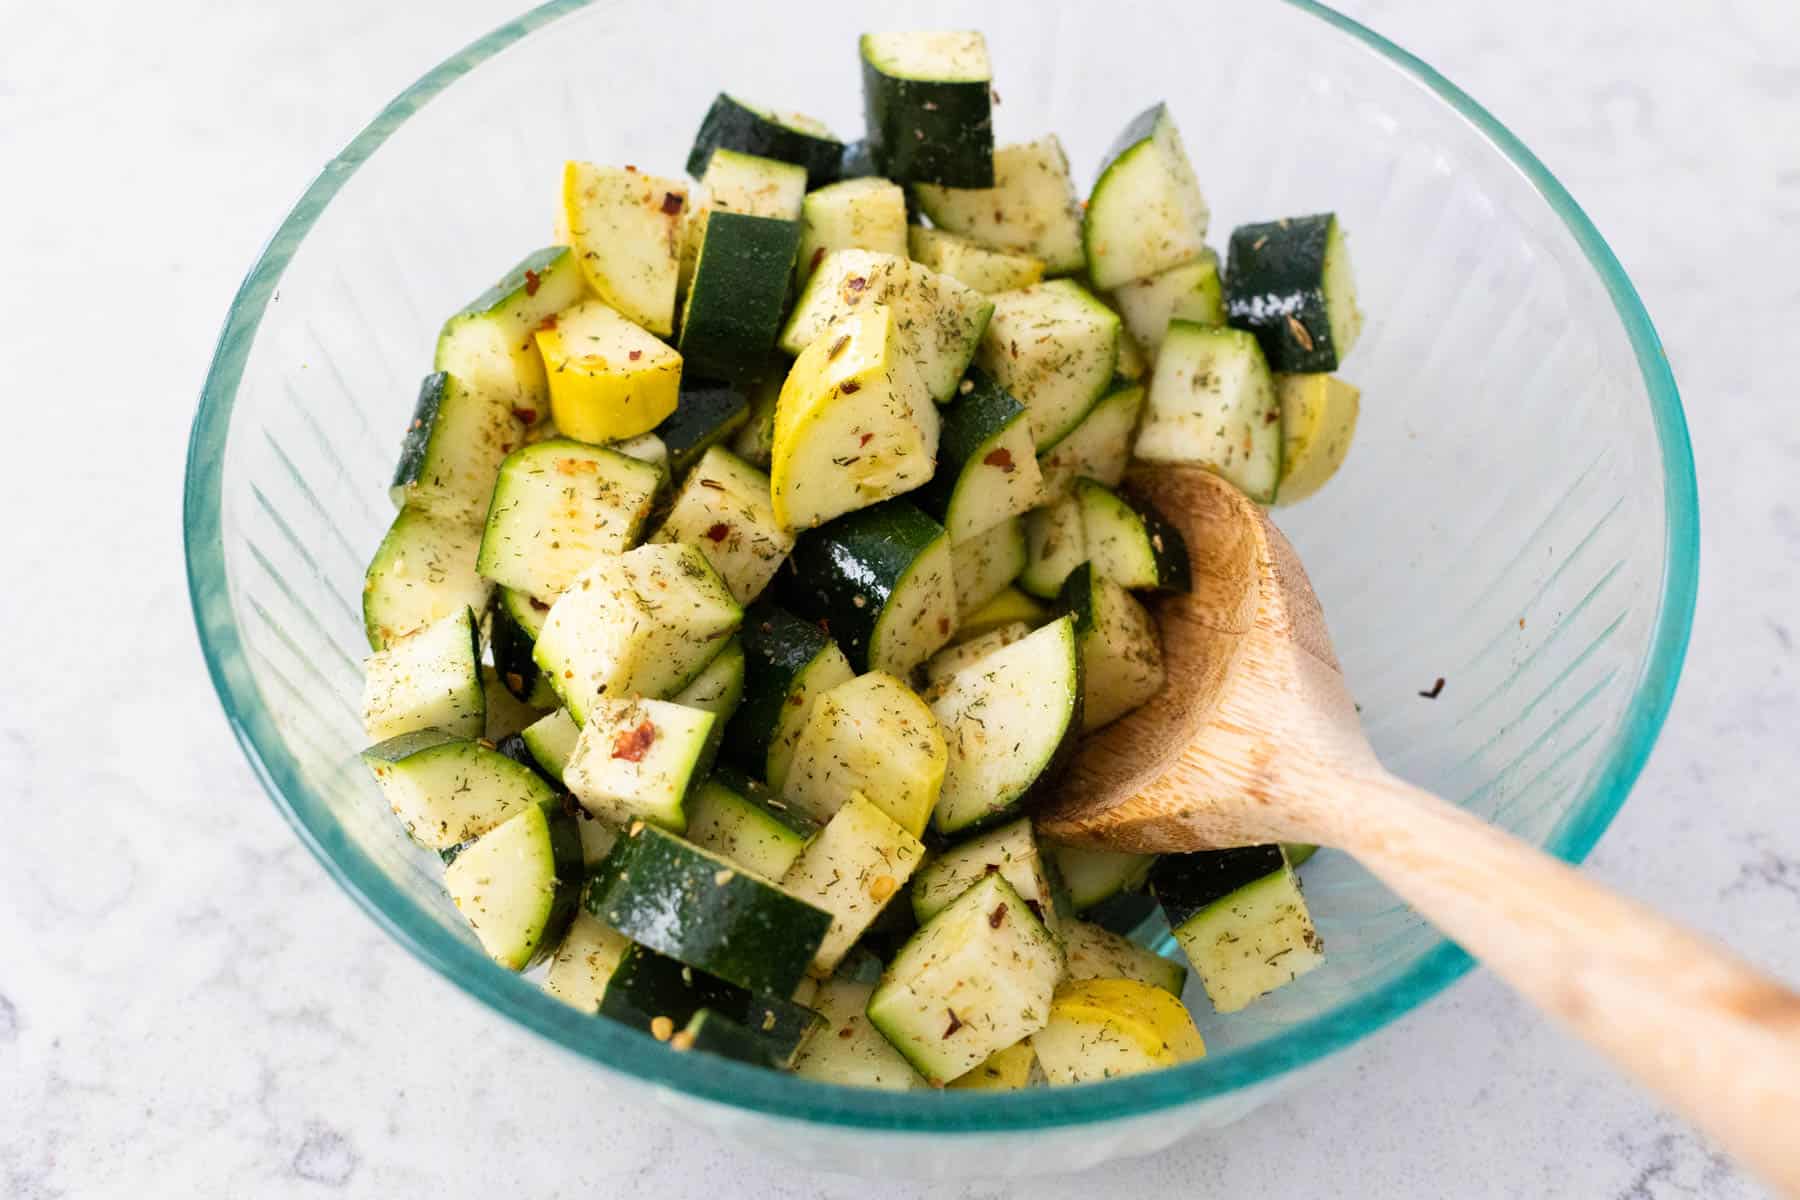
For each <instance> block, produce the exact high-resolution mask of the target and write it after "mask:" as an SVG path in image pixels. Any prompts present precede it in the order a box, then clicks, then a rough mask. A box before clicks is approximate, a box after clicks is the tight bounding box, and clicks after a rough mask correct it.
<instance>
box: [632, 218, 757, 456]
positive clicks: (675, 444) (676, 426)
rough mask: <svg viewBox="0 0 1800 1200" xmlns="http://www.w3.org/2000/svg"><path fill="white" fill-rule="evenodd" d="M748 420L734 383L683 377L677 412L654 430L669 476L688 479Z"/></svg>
mask: <svg viewBox="0 0 1800 1200" xmlns="http://www.w3.org/2000/svg"><path fill="white" fill-rule="evenodd" d="M724 215H729V214H724ZM749 419H750V400H749V398H748V397H747V396H746V395H745V393H744V391H743V389H742V388H740V387H738V386H737V385H736V384H735V383H728V382H725V381H724V380H718V379H704V378H700V377H699V376H698V375H692V376H690V375H687V374H685V373H684V374H683V375H682V379H681V392H680V395H679V398H678V399H677V400H676V401H675V411H674V412H672V413H670V414H669V415H668V416H666V417H664V418H663V422H662V424H661V425H658V426H657V427H656V430H655V433H656V436H657V437H659V438H661V439H662V441H663V445H665V446H667V447H668V449H669V473H670V474H671V475H672V476H673V477H674V478H676V479H680V478H681V477H682V476H684V475H686V474H687V473H688V468H689V467H691V466H693V465H694V464H695V463H697V462H699V461H700V456H701V455H703V454H705V453H706V452H707V451H708V450H710V449H712V447H714V446H716V445H718V444H719V443H721V442H723V441H724V440H725V439H726V438H729V437H731V436H732V435H733V434H735V433H736V432H737V431H738V430H739V429H741V428H743V426H744V423H745V422H746V421H748V420H749Z"/></svg>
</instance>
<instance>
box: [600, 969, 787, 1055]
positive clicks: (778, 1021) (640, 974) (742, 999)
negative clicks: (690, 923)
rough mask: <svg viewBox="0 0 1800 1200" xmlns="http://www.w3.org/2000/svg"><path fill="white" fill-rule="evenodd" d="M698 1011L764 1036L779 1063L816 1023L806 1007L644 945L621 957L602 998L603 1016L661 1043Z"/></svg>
mask: <svg viewBox="0 0 1800 1200" xmlns="http://www.w3.org/2000/svg"><path fill="white" fill-rule="evenodd" d="M702 1010H707V1011H711V1012H716V1013H720V1014H722V1015H724V1016H727V1017H729V1018H730V1019H731V1020H732V1021H734V1022H736V1023H737V1024H738V1025H739V1026H741V1027H742V1028H744V1029H747V1030H749V1031H750V1032H751V1033H752V1034H753V1035H755V1036H756V1037H758V1038H760V1039H762V1040H763V1042H764V1043H765V1044H766V1045H767V1047H768V1051H769V1056H770V1058H771V1059H772V1060H773V1061H774V1062H775V1064H776V1065H777V1066H782V1065H785V1064H787V1063H791V1062H793V1060H794V1055H795V1053H796V1052H797V1051H798V1050H799V1049H800V1047H801V1046H802V1045H803V1044H805V1043H806V1041H807V1040H808V1039H809V1038H810V1037H811V1036H812V1035H813V1032H814V1031H815V1030H816V1029H817V1028H818V1027H819V1025H820V1020H819V1014H818V1013H815V1012H813V1011H812V1010H811V1009H810V1008H804V1007H802V1006H801V1005H799V1004H796V1003H794V1002H793V1001H792V1000H788V999H786V998H785V997H782V996H771V995H766V994H758V993H755V992H751V991H749V990H746V989H745V988H741V987H739V986H737V985H736V984H733V983H727V982H726V981H725V980H723V979H719V978H717V977H716V976H713V975H709V974H707V973H706V972H705V971H699V970H695V969H694V968H693V967H690V966H685V965H683V964H682V963H680V962H678V961H676V960H675V959H673V958H669V957H667V956H665V955H661V954H658V953H656V952H655V951H654V950H647V949H645V948H644V947H643V946H633V947H631V948H630V949H629V950H627V951H626V952H625V954H624V956H623V957H621V958H620V959H619V965H618V967H617V968H616V969H615V970H614V971H613V974H612V978H611V979H609V980H608V981H607V984H606V991H605V993H604V994H603V995H602V996H601V997H600V1015H601V1016H603V1017H610V1018H611V1019H612V1020H615V1021H618V1022H620V1023H621V1024H625V1025H629V1026H631V1027H632V1028H633V1029H640V1030H642V1031H643V1032H645V1033H648V1034H650V1035H651V1036H652V1037H655V1038H656V1039H657V1040H659V1041H668V1042H673V1041H674V1035H675V1034H676V1032H677V1031H679V1030H681V1029H683V1028H685V1027H686V1026H687V1024H688V1023H689V1022H690V1021H692V1020H693V1019H694V1017H695V1016H696V1015H697V1014H698V1013H700V1012H701V1011H702Z"/></svg>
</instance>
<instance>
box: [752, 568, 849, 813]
mask: <svg viewBox="0 0 1800 1200" xmlns="http://www.w3.org/2000/svg"><path fill="white" fill-rule="evenodd" d="M743 642H744V699H743V702H742V703H741V704H740V705H739V706H738V711H737V713H736V714H735V715H734V716H733V717H732V719H731V725H730V727H729V728H728V729H727V730H726V732H725V743H724V748H725V752H726V754H727V755H729V756H730V757H731V759H732V760H733V761H734V762H736V763H737V764H738V765H739V766H741V767H743V768H744V769H745V770H747V771H749V772H750V773H751V774H753V775H757V776H760V777H762V778H764V779H767V780H768V782H769V786H770V787H771V788H774V789H775V790H776V791H777V792H779V791H780V790H781V789H782V787H783V786H784V785H785V784H786V782H787V774H788V765H789V763H790V762H791V761H792V759H793V756H794V744H795V743H796V742H798V741H799V740H800V734H801V731H802V730H804V729H805V728H806V722H807V720H808V718H810V717H811V716H812V710H813V705H814V703H816V702H817V700H818V698H819V696H820V695H822V694H823V693H825V692H827V691H830V690H831V689H832V688H834V687H836V686H838V685H839V684H840V683H848V682H849V681H850V680H851V679H853V678H854V677H855V672H854V671H853V670H851V668H850V660H849V659H847V658H845V657H844V652H843V651H842V650H840V649H838V647H837V644H836V643H835V642H833V641H832V640H831V638H830V637H829V636H827V635H826V633H825V632H824V631H823V630H821V629H820V628H819V626H818V625H817V624H815V623H814V622H812V621H802V620H801V619H800V618H799V617H796V616H795V615H794V614H792V613H790V612H788V611H787V610H786V609H785V608H781V607H780V606H778V605H776V604H774V603H772V602H770V601H767V600H764V601H760V602H758V603H757V604H756V605H755V606H753V607H752V608H751V609H750V610H749V611H748V612H746V613H745V614H744V632H743Z"/></svg>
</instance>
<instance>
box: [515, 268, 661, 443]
mask: <svg viewBox="0 0 1800 1200" xmlns="http://www.w3.org/2000/svg"><path fill="white" fill-rule="evenodd" d="M537 344H538V349H539V351H541V352H542V353H543V356H544V368H545V370H547V371H548V372H549V375H550V411H551V413H552V414H553V415H554V416H555V418H556V427H557V428H558V429H559V430H561V431H562V433H563V434H564V436H566V437H571V438H574V439H576V440H577V441H583V442H613V441H618V440H620V439H621V438H629V437H636V436H637V435H638V434H640V433H649V432H650V431H651V430H652V429H655V428H656V426H657V424H658V423H659V422H661V421H662V419H663V418H664V417H666V416H668V415H669V414H670V413H672V412H674V411H675V401H676V397H677V395H678V394H679V390H680V386H681V355H679V354H677V353H675V351H673V350H671V349H669V348H668V347H667V346H665V345H663V343H661V342H659V341H658V340H656V339H655V338H653V337H651V336H650V335H649V334H647V333H645V332H644V331H643V330H642V329H639V328H638V327H637V326H636V325H633V324H632V323H631V322H630V321H629V320H627V319H626V317H625V316H624V315H623V314H622V313H620V312H618V311H616V310H614V309H612V308H609V307H608V306H606V305H605V304H602V303H601V302H600V301H598V300H584V301H582V302H581V303H580V304H577V305H575V306H574V307H573V308H565V309H564V310H563V311H562V312H560V313H558V314H557V316H556V321H555V324H551V325H545V326H543V327H541V328H539V329H538V331H537Z"/></svg>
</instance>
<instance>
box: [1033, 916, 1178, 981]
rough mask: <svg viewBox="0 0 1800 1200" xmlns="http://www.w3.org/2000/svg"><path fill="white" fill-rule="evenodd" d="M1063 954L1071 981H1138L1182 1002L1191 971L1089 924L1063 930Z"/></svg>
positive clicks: (1072, 924)
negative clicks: (1067, 962) (1183, 991)
mask: <svg viewBox="0 0 1800 1200" xmlns="http://www.w3.org/2000/svg"><path fill="white" fill-rule="evenodd" d="M1063 950H1064V952H1065V953H1066V954H1067V955H1068V959H1069V976H1068V977H1069V978H1070V979H1134V980H1136V981H1137V982H1139V983H1147V984H1149V985H1150V986H1151V987H1157V988H1161V989H1162V990H1163V991H1165V992H1167V993H1169V994H1170V995H1171V996H1174V997H1176V998H1180V996H1181V988H1182V985H1183V984H1184V983H1185V982H1186V980H1187V968H1186V967H1184V966H1182V965H1181V964H1180V963H1178V962H1176V961H1175V960H1174V959H1172V958H1164V957H1163V956H1162V955H1160V954H1152V953H1151V952H1150V951H1148V950H1146V949H1144V948H1143V947H1142V946H1140V945H1138V944H1137V943H1136V942H1133V941H1131V940H1130V939H1128V938H1124V937H1121V936H1119V935H1118V934H1116V933H1114V932H1113V931H1112V930H1110V929H1102V928H1100V926H1098V925H1091V924H1089V923H1088V922H1086V921H1069V922H1067V923H1066V924H1064V926H1063Z"/></svg>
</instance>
